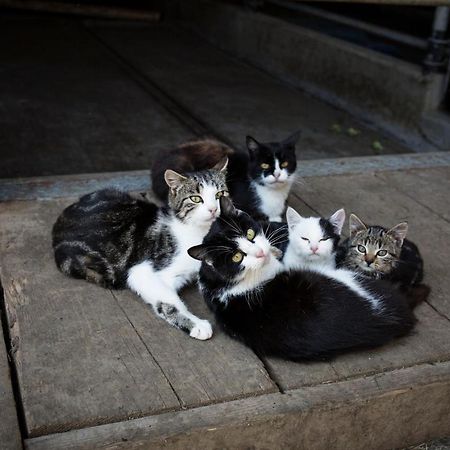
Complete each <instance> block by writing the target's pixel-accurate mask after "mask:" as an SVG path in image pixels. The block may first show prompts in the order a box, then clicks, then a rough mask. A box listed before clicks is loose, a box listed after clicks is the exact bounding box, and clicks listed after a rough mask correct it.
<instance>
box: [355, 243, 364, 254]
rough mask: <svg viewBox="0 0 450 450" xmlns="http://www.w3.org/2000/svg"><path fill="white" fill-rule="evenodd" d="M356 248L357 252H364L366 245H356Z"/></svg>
mask: <svg viewBox="0 0 450 450" xmlns="http://www.w3.org/2000/svg"><path fill="white" fill-rule="evenodd" d="M356 248H357V249H358V252H359V253H366V247H364V245H358V247H356Z"/></svg>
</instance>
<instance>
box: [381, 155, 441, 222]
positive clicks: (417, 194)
mask: <svg viewBox="0 0 450 450" xmlns="http://www.w3.org/2000/svg"><path fill="white" fill-rule="evenodd" d="M444 154H445V155H447V157H448V158H449V161H450V152H446V153H444ZM423 156H425V155H423ZM377 176H378V178H381V179H383V180H384V181H385V182H386V183H388V184H389V186H392V187H393V188H394V189H396V190H399V191H401V192H402V193H403V194H405V195H407V196H408V197H410V198H412V199H414V200H415V201H416V202H418V203H420V205H421V206H424V207H425V208H428V209H430V210H432V211H433V212H434V213H435V214H437V215H440V216H441V217H442V218H444V219H445V220H447V221H449V222H450V171H449V168H448V165H447V167H440V168H428V169H427V170H419V169H417V170H408V171H400V172H395V173H389V174H386V176H383V175H382V174H377Z"/></svg>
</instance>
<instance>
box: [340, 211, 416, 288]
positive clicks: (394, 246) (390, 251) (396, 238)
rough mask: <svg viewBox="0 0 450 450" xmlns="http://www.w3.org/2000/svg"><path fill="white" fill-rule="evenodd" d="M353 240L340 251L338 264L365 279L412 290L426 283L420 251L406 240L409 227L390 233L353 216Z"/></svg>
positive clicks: (403, 226)
mask: <svg viewBox="0 0 450 450" xmlns="http://www.w3.org/2000/svg"><path fill="white" fill-rule="evenodd" d="M349 222H350V237H349V238H348V239H347V240H346V241H344V242H343V244H342V245H341V247H340V249H339V251H338V264H339V266H340V267H346V268H348V269H351V270H355V271H358V272H359V273H361V274H362V275H365V276H367V277H372V278H378V279H386V280H390V281H393V282H395V283H398V284H400V285H401V286H402V287H408V286H411V285H414V284H418V283H420V282H421V281H422V279H423V260H422V257H421V256H420V253H419V249H418V248H417V246H416V245H415V244H414V243H412V242H411V241H409V240H407V239H405V237H406V233H407V231H408V224H407V223H406V222H401V223H399V224H398V225H396V226H395V227H392V228H390V229H388V228H384V227H381V226H378V225H370V226H368V225H365V224H364V223H363V222H362V220H361V219H359V218H358V217H357V216H356V215H355V214H351V215H350V219H349Z"/></svg>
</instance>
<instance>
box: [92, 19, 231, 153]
mask: <svg viewBox="0 0 450 450" xmlns="http://www.w3.org/2000/svg"><path fill="white" fill-rule="evenodd" d="M84 29H85V31H86V32H87V33H88V34H89V35H90V36H91V37H93V38H94V39H95V40H96V41H97V42H98V43H99V44H100V45H101V46H102V47H103V48H104V49H106V50H107V51H108V53H109V54H110V56H111V57H112V58H113V59H114V60H115V62H116V63H118V65H119V66H120V67H121V68H122V69H123V70H124V71H125V72H126V74H127V75H129V77H130V78H131V79H132V80H133V81H134V82H135V83H136V84H138V85H139V86H140V87H141V88H142V89H143V90H144V91H145V92H146V93H147V94H148V95H149V96H150V97H152V98H153V99H154V100H155V101H156V102H157V103H158V104H159V105H160V106H162V107H163V108H164V109H165V110H167V111H168V112H169V113H170V114H172V115H173V116H174V117H175V118H176V119H178V121H180V122H181V123H182V124H183V125H184V126H186V127H187V128H188V129H189V130H191V131H192V132H193V133H194V134H195V135H196V136H197V137H207V136H208V137H214V138H216V139H218V140H220V141H222V142H224V143H225V144H227V145H228V146H230V147H231V148H234V144H233V143H232V142H231V141H230V140H229V139H228V138H226V137H225V136H223V135H221V134H220V133H219V132H217V131H216V130H214V129H213V128H212V127H211V126H210V125H209V124H208V123H206V122H205V121H203V120H202V119H200V118H199V117H197V116H196V115H195V114H194V113H193V112H192V111H190V110H189V108H187V107H186V106H184V105H182V104H181V103H180V102H179V101H178V100H176V99H175V98H173V97H172V96H171V95H169V94H168V93H167V92H166V91H165V90H164V89H162V88H161V86H160V85H158V84H157V83H156V82H155V81H154V80H152V79H151V78H150V77H149V76H148V75H146V74H144V73H142V71H141V70H139V69H138V68H137V67H136V66H135V65H133V64H132V63H131V62H130V61H128V60H127V59H126V58H125V57H123V56H122V55H121V54H120V53H119V52H118V51H117V50H115V49H114V47H112V46H111V45H110V44H109V43H108V42H106V41H105V40H104V39H103V38H102V37H101V36H99V35H98V34H97V33H96V32H95V31H94V30H93V29H91V28H88V27H86V26H84Z"/></svg>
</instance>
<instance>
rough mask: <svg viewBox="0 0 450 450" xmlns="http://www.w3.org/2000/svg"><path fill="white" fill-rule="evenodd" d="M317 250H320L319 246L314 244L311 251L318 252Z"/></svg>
mask: <svg viewBox="0 0 450 450" xmlns="http://www.w3.org/2000/svg"><path fill="white" fill-rule="evenodd" d="M317 250H319V247H317V245H314V246H312V247H311V251H312V252H313V253H317Z"/></svg>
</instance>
